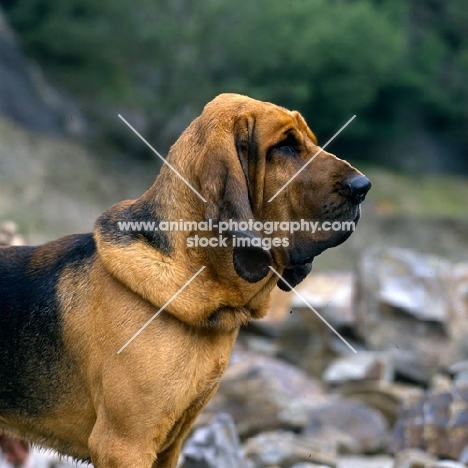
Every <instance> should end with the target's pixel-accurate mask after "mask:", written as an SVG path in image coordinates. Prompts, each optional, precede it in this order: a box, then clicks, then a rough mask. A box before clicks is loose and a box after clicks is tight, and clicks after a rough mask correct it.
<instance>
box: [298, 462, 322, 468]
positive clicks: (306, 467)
mask: <svg viewBox="0 0 468 468" xmlns="http://www.w3.org/2000/svg"><path fill="white" fill-rule="evenodd" d="M329 467H330V465H328V466H327V465H317V464H315V463H308V462H304V463H294V465H293V466H291V468H329Z"/></svg>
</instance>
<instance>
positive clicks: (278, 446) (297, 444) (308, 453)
mask: <svg viewBox="0 0 468 468" xmlns="http://www.w3.org/2000/svg"><path fill="white" fill-rule="evenodd" d="M244 450H245V454H246V456H247V457H248V458H249V459H251V460H252V461H253V462H254V466H255V468H264V467H267V466H270V465H279V466H281V467H282V468H289V467H290V466H291V465H293V464H295V463H299V462H313V463H318V464H322V465H326V466H331V467H335V466H336V459H335V452H334V449H333V446H330V445H328V444H325V443H319V442H317V441H315V440H314V439H313V438H306V437H302V436H299V435H296V434H293V433H291V432H285V431H273V432H264V433H262V434H258V435H256V436H255V437H252V438H250V439H248V440H247V441H246V442H245V444H244Z"/></svg>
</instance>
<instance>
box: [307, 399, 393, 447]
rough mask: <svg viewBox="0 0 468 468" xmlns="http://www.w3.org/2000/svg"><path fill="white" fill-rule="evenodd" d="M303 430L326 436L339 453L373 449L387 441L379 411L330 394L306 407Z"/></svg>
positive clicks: (384, 426)
mask: <svg viewBox="0 0 468 468" xmlns="http://www.w3.org/2000/svg"><path fill="white" fill-rule="evenodd" d="M308 418H309V423H308V425H307V427H306V429H305V431H304V434H305V435H307V436H310V437H312V438H314V439H316V440H326V441H328V442H329V443H333V444H335V445H336V446H337V449H338V451H339V452H340V453H355V454H358V453H375V452H378V451H380V450H382V449H384V448H386V446H387V445H388V442H389V433H388V425H387V422H386V420H385V418H384V417H383V416H382V414H381V413H380V412H378V411H376V410H374V409H372V408H369V407H368V406H366V405H365V404H363V403H360V402H357V401H353V400H350V399H344V398H341V397H338V396H330V397H329V398H328V399H327V400H325V401H324V402H321V403H317V404H316V405H315V407H314V408H312V409H310V410H309V411H308Z"/></svg>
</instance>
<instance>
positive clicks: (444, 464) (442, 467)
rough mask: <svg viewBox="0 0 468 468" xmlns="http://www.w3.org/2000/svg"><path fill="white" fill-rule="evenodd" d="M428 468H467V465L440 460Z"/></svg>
mask: <svg viewBox="0 0 468 468" xmlns="http://www.w3.org/2000/svg"><path fill="white" fill-rule="evenodd" d="M428 468H466V465H463V464H462V463H458V462H455V461H452V460H440V461H438V462H436V463H433V464H432V465H429V466H428Z"/></svg>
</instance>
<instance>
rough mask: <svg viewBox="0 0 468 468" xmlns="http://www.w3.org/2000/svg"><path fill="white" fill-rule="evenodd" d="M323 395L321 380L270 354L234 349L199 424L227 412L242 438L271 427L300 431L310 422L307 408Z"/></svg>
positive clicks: (273, 428) (272, 428)
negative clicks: (214, 415) (263, 354)
mask: <svg viewBox="0 0 468 468" xmlns="http://www.w3.org/2000/svg"><path fill="white" fill-rule="evenodd" d="M323 398H325V394H324V390H323V387H322V385H321V383H320V382H319V381H317V380H315V379H313V378H311V377H309V376H307V375H306V374H305V372H303V371H302V370H300V369H297V368H295V367H293V366H291V365H290V364H288V363H285V362H282V361H280V360H278V359H275V358H271V357H268V356H262V355H259V354H254V353H245V352H239V351H235V352H234V353H233V356H232V359H231V363H230V365H229V366H228V368H227V370H226V372H225V374H224V376H223V377H222V379H221V382H220V386H219V390H218V392H217V393H216V394H215V396H214V397H213V398H212V399H211V401H210V402H209V403H208V405H207V407H206V409H205V411H204V412H203V413H202V415H201V416H200V417H199V420H198V421H197V424H200V423H204V422H206V421H207V418H210V417H212V415H213V414H216V413H218V412H221V411H225V412H227V413H229V414H230V415H231V416H232V417H233V419H234V421H235V423H236V427H237V428H238V431H239V434H240V437H241V439H245V438H246V437H249V436H252V435H255V434H257V433H259V432H263V431H268V430H276V429H293V430H300V429H302V428H304V427H305V426H306V425H307V423H308V418H307V414H308V410H307V409H308V408H310V407H312V406H313V405H314V404H315V403H316V402H317V401H319V400H321V399H323Z"/></svg>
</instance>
